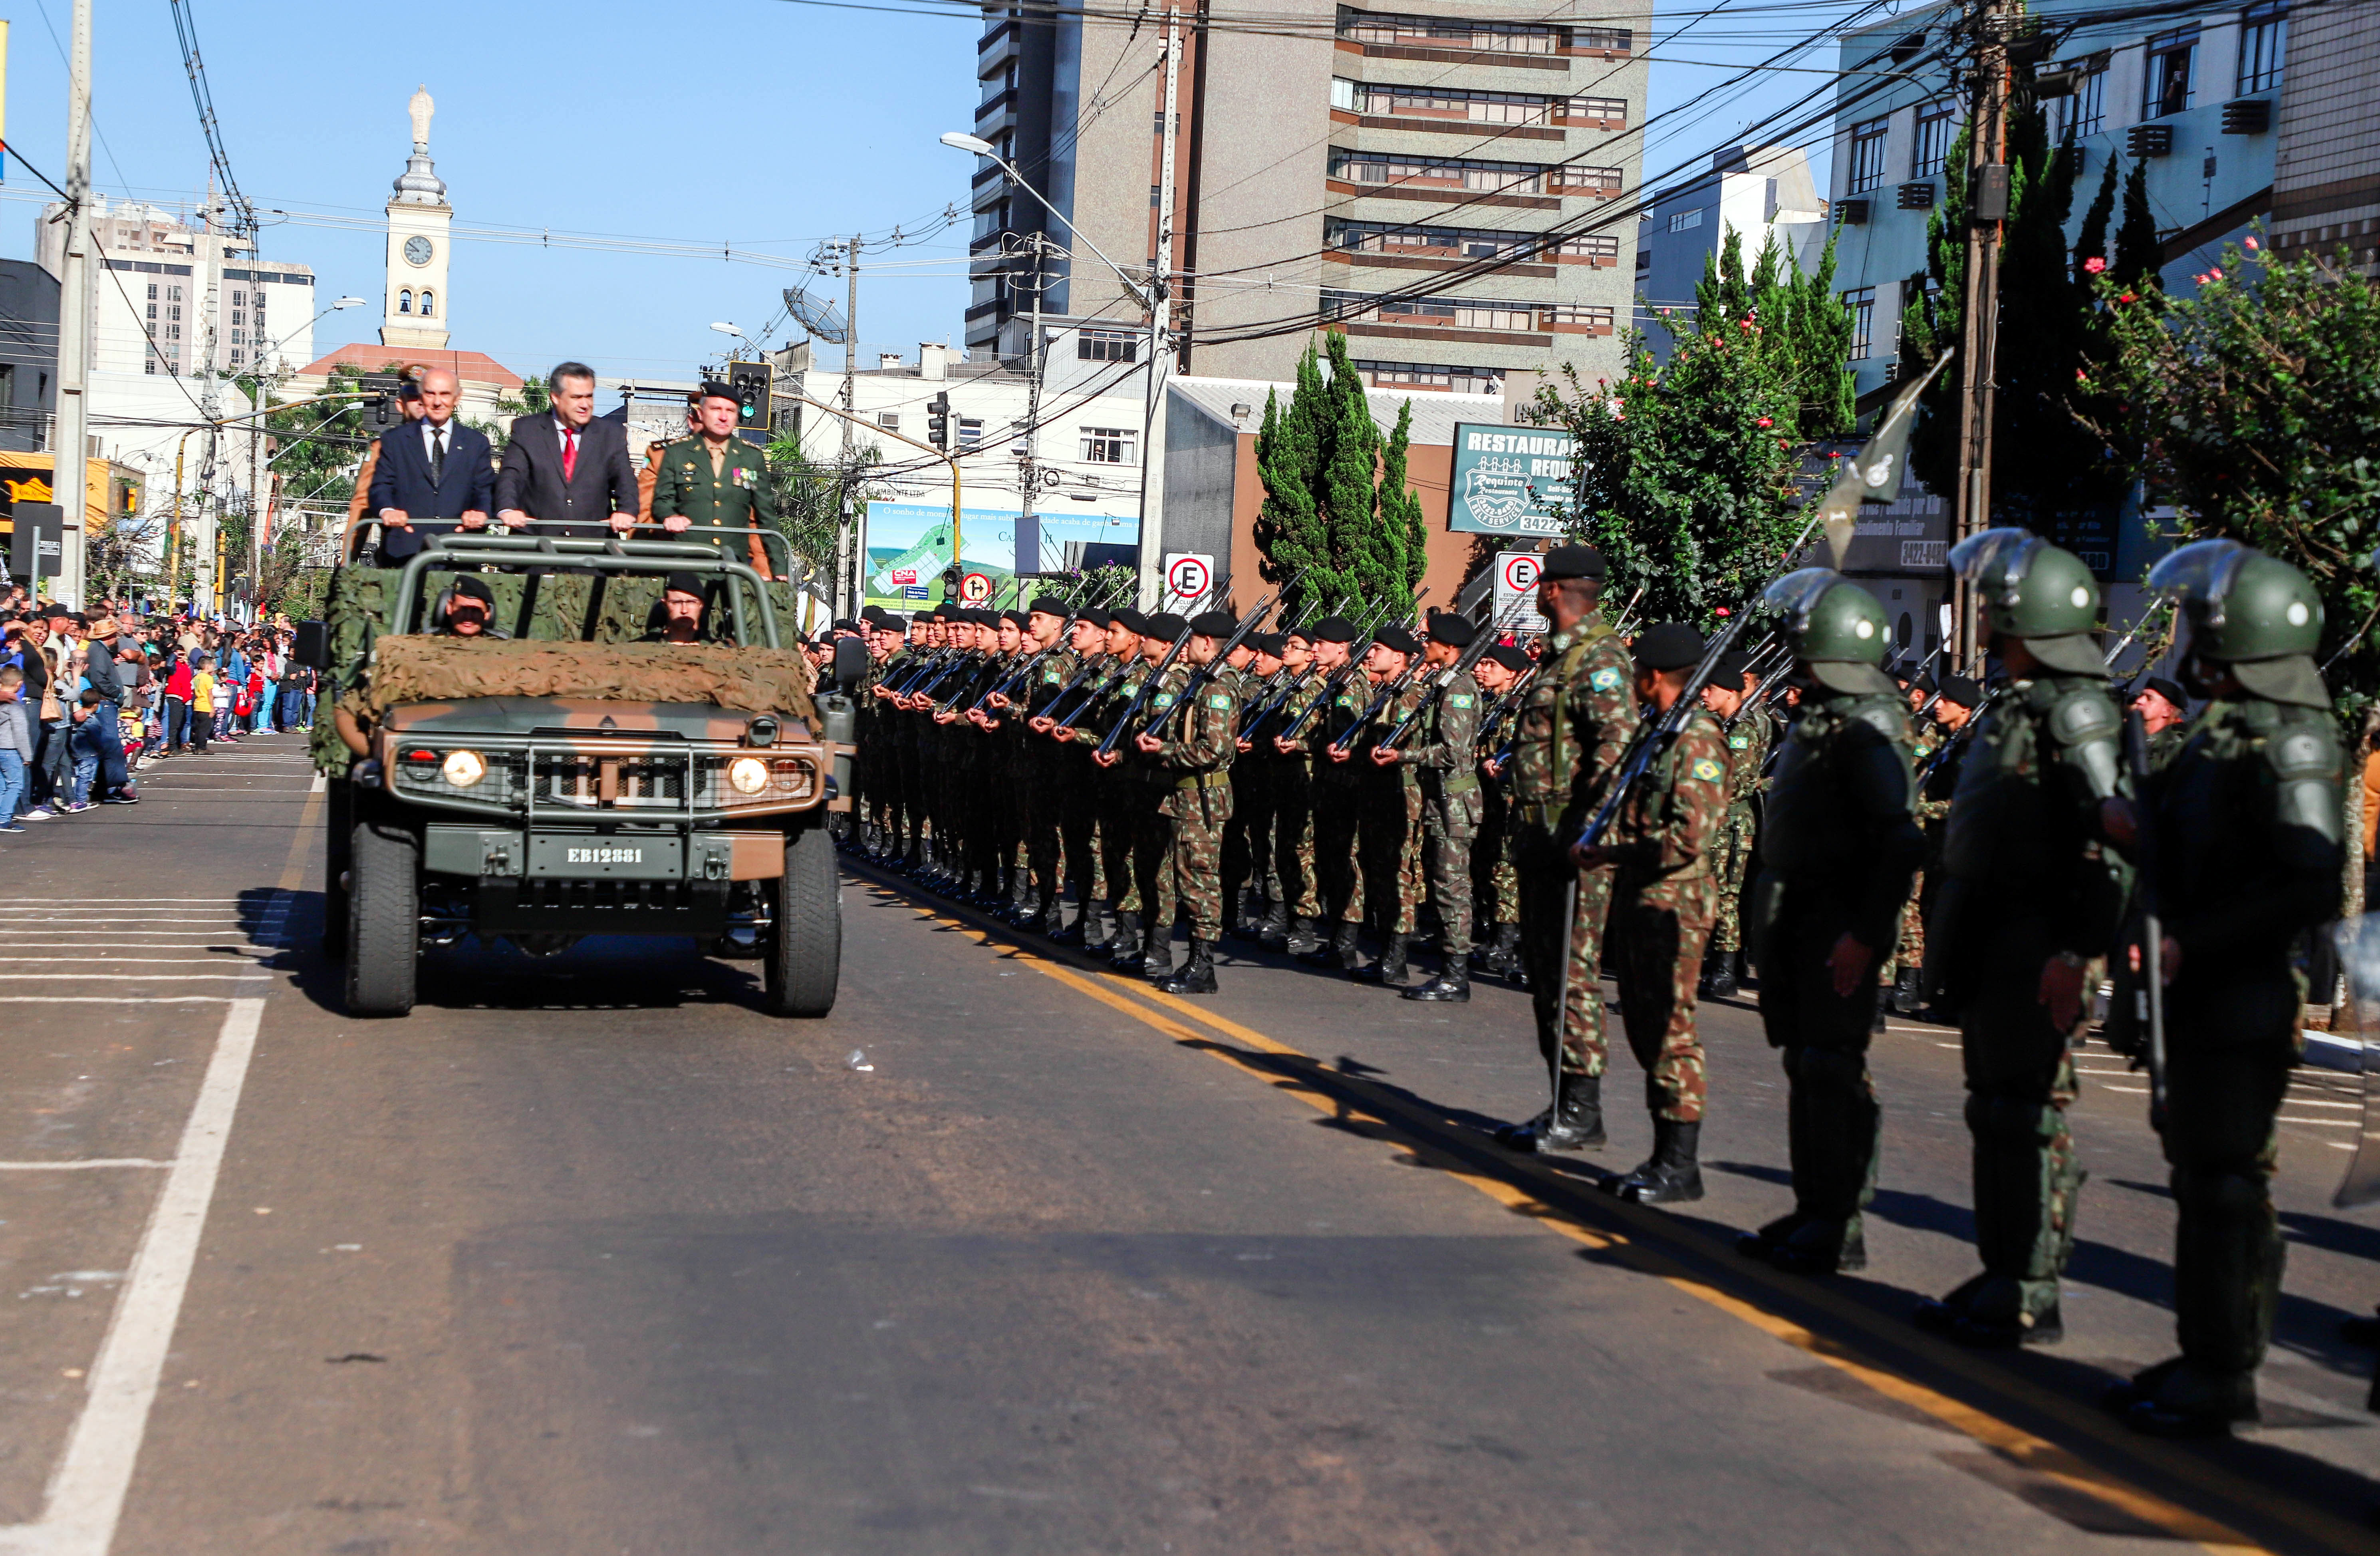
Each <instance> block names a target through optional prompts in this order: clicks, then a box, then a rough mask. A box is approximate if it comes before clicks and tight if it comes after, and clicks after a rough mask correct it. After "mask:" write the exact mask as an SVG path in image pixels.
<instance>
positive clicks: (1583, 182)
mask: <svg viewBox="0 0 2380 1556" xmlns="http://www.w3.org/2000/svg"><path fill="white" fill-rule="evenodd" d="M1548 188H1550V189H1552V191H1553V192H1554V193H1556V194H1597V195H1616V194H1618V193H1619V192H1620V169H1618V168H1616V167H1577V166H1569V167H1557V168H1555V169H1554V170H1553V177H1552V178H1551V179H1550V180H1549V181H1548Z"/></svg>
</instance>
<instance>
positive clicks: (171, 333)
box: [165, 324, 182, 340]
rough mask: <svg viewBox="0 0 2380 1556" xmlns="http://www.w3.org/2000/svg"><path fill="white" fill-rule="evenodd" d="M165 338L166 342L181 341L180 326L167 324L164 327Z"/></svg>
mask: <svg viewBox="0 0 2380 1556" xmlns="http://www.w3.org/2000/svg"><path fill="white" fill-rule="evenodd" d="M165 338H166V339H167V340H179V339H181V338H182V326H181V325H179V324H168V325H166V326H165Z"/></svg>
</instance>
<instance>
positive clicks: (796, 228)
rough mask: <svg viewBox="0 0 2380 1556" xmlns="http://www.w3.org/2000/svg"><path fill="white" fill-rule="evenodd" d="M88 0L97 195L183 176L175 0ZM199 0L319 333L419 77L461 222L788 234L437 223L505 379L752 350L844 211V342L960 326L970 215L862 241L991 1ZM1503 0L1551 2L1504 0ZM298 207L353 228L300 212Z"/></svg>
mask: <svg viewBox="0 0 2380 1556" xmlns="http://www.w3.org/2000/svg"><path fill="white" fill-rule="evenodd" d="M1722 3H1723V0H1722ZM1789 3H1790V0H1789ZM1771 4H1772V8H1768V9H1760V10H1755V9H1753V8H1752V7H1751V6H1748V5H1739V6H1734V7H1732V8H1730V9H1729V10H1726V11H1723V12H1718V13H1713V12H1712V11H1711V10H1710V8H1709V6H1707V5H1694V6H1676V7H1673V8H1670V7H1665V15H1664V17H1663V18H1662V19H1661V20H1660V21H1658V22H1657V25H1656V28H1655V46H1654V47H1653V49H1652V50H1651V52H1652V55H1653V57H1654V59H1655V61H1656V63H1655V66H1654V70H1653V85H1652V103H1651V106H1652V110H1653V112H1654V114H1655V115H1659V114H1660V113H1661V112H1662V111H1663V110H1664V109H1665V108H1670V107H1672V106H1675V105H1678V104H1682V103H1686V102H1687V101H1688V100H1689V99H1690V98H1692V97H1693V96H1694V93H1696V92H1698V91H1702V90H1703V89H1704V88H1705V87H1706V86H1708V85H1710V84H1711V83H1713V82H1715V81H1718V80H1719V79H1722V78H1723V77H1724V76H1726V75H1727V74H1729V73H1730V72H1731V71H1732V69H1733V68H1735V67H1740V66H1742V65H1744V64H1748V63H1750V62H1751V61H1752V60H1754V59H1755V58H1757V57H1759V56H1761V55H1765V54H1767V53H1768V52H1770V51H1771V49H1772V48H1773V47H1774V46H1775V45H1776V43H1779V42H1780V41H1782V40H1783V39H1784V38H1785V37H1787V36H1788V35H1789V34H1798V33H1800V32H1803V31H1804V30H1808V29H1811V28H1814V27H1816V26H1820V25H1822V24H1823V22H1824V20H1825V18H1827V17H1828V15H1830V14H1835V13H1838V12H1840V11H1841V10H1845V9H1848V7H1847V6H1840V5H1831V4H1828V0H1811V3H1810V4H1808V5H1807V6H1806V7H1804V6H1792V8H1790V9H1787V8H1784V7H1782V6H1774V0H1771ZM95 6H96V8H95V20H94V23H93V42H92V61H93V67H92V79H93V91H92V112H93V115H94V117H95V119H96V122H97V126H98V141H97V143H96V145H95V146H94V148H93V154H92V175H93V178H94V180H95V182H96V184H97V186H98V188H99V190H100V192H101V193H103V194H105V195H107V196H108V197H110V198H111V199H114V198H117V197H121V196H126V195H130V196H133V197H135V198H139V199H144V200H149V201H155V202H157V203H160V204H171V203H174V202H176V201H192V200H194V199H195V198H196V197H197V196H198V195H199V194H200V192H201V191H202V190H203V189H204V188H205V183H206V176H207V161H206V150H205V146H204V143H203V141H202V140H201V139H200V132H199V128H198V115H197V111H196V109H195V108H194V107H193V105H192V103H191V96H190V91H189V87H188V81H187V80H186V79H185V77H184V75H183V71H182V64H181V58H180V55H179V51H178V48H177V46H176V40H175V32H174V26H173V19H172V15H171V13H170V11H169V9H168V7H167V6H166V4H165V0H137V3H128V0H95ZM188 8H189V12H190V14H191V16H192V17H193V18H194V19H195V24H196V27H197V31H198V39H199V44H200V51H201V54H202V55H203V57H204V60H205V63H206V71H207V77H208V80H209V82H210V84H211V86H212V92H213V100H214V105H215V111H216V115H217V117H218V119H219V120H220V122H221V125H222V133H223V138H224V141H225V148H226V150H227V151H228V152H229V154H230V158H231V164H232V170H233V174H234V176H236V177H237V180H238V182H239V184H240V187H241V188H242V189H243V191H244V192H245V193H246V194H247V195H248V196H249V199H250V200H251V201H254V202H255V204H256V205H257V206H259V207H260V208H263V209H277V210H281V211H285V212H288V213H293V219H280V218H273V217H268V218H267V220H268V221H269V222H271V223H272V224H273V225H268V226H267V227H266V229H265V231H264V234H263V240H262V254H263V257H265V258H267V259H277V260H287V261H302V262H304V263H307V264H310V265H311V266H313V268H314V271H315V274H316V277H317V282H316V296H317V297H318V298H321V299H322V301H323V302H325V303H327V302H328V301H329V299H331V298H336V297H340V296H342V295H348V294H352V295H354V296H358V297H362V298H370V299H371V302H370V305H369V306H367V307H365V308H358V309H352V310H347V311H346V312H345V313H343V314H334V315H333V316H332V317H331V318H329V319H325V320H323V321H322V322H321V323H319V324H318V325H317V326H316V330H315V336H314V341H315V346H316V349H317V351H318V352H321V353H327V352H329V351H330V350H332V349H333V348H334V347H335V346H339V345H341V344H343V343H345V342H346V341H349V340H366V341H368V340H371V339H373V338H375V336H374V332H375V330H376V329H377V326H378V314H377V312H376V311H375V310H376V309H377V307H378V301H379V298H380V297H381V286H382V274H383V235H382V232H381V229H380V225H379V224H380V221H381V213H382V207H383V204H384V203H385V202H386V201H387V199H388V196H389V185H390V181H391V180H392V179H394V178H395V176H397V175H398V174H399V173H401V172H403V171H404V168H405V161H406V157H407V153H408V152H409V151H410V139H411V132H410V130H409V128H407V119H406V103H407V99H408V98H410V97H411V96H412V94H413V91H414V88H415V87H416V86H417V85H426V86H427V87H428V88H429V90H430V93H431V97H432V98H433V99H435V100H436V103H437V115H436V119H435V121H434V123H433V125H432V128H431V156H432V158H433V159H434V160H435V162H436V164H437V169H438V175H439V176H440V177H441V178H443V179H444V180H445V183H446V186H447V191H448V194H447V198H448V201H450V203H451V204H452V205H453V206H454V208H455V224H456V225H457V227H458V228H460V227H468V226H471V225H490V226H506V227H519V228H529V229H541V228H551V229H553V230H555V231H566V232H572V233H577V234H603V235H611V236H613V237H631V238H665V239H672V240H675V241H680V242H694V243H699V244H702V245H705V246H706V247H709V246H724V247H727V248H731V249H737V250H749V251H754V252H758V253H762V254H766V255H769V256H771V257H774V258H779V259H783V260H786V261H795V265H794V267H793V268H779V267H778V266H776V265H772V264H755V263H741V262H735V263H731V262H725V261H721V260H719V259H715V258H702V259H695V258H687V257H662V256H655V255H650V254H637V253H630V252H622V251H617V250H596V251H589V250H585V249H558V248H548V247H541V246H540V245H538V244H537V243H534V242H529V243H508V242H489V241H477V240H471V239H468V238H458V240H457V242H456V244H455V251H454V260H453V264H452V269H451V272H450V274H449V279H448V297H447V298H446V311H447V315H448V324H449V327H450V328H451V329H452V330H453V332H454V339H453V340H452V341H451V342H450V344H451V345H452V346H455V347H457V348H460V349H466V350H475V351H481V352H485V353H486V354H487V355H489V356H491V357H493V358H495V359H497V360H498V361H500V362H503V363H504V364H505V365H506V366H508V367H510V368H512V369H513V370H514V371H517V372H521V373H523V374H524V375H529V374H535V373H538V372H540V371H543V370H544V369H545V368H547V367H550V366H551V365H552V364H553V363H554V362H556V361H559V360H562V359H566V358H577V359H582V360H585V361H589V362H591V363H593V364H594V365H595V367H596V368H597V370H598V371H601V372H602V373H603V374H604V375H606V376H619V377H638V376H642V377H650V378H669V379H685V378H690V377H692V376H694V374H695V372H696V371H697V369H698V366H699V365H700V364H702V363H705V362H710V361H715V360H717V359H719V358H720V357H721V356H722V355H723V354H724V352H725V350H726V349H727V348H731V347H733V346H735V342H734V341H732V340H730V339H729V338H728V337H726V336H724V335H722V334H716V333H713V332H712V331H711V330H710V324H711V322H714V321H722V322H732V323H735V324H737V325H739V326H741V327H742V328H743V329H745V330H746V331H747V333H749V334H753V335H755V336H761V337H762V338H763V340H764V344H767V345H770V346H775V345H779V344H782V343H783V341H785V340H786V339H789V338H799V335H800V333H801V332H800V331H799V330H798V329H795V328H791V327H789V326H788V325H787V323H786V321H785V319H784V317H783V310H782V305H781V302H780V293H781V291H782V289H783V287H785V286H789V285H795V284H798V283H800V282H802V281H804V280H809V281H811V282H812V283H813V284H814V285H816V286H820V288H822V289H824V290H826V291H828V292H829V293H831V295H832V297H833V298H834V299H835V300H836V302H837V303H838V305H840V302H841V299H842V296H843V283H842V281H841V280H840V279H839V278H830V277H818V276H813V275H808V274H806V273H805V272H804V271H803V270H802V269H801V268H800V261H806V260H807V258H808V256H809V255H810V253H811V251H812V249H813V248H814V246H815V245H816V244H817V243H818V242H819V241H820V239H823V238H830V237H838V236H840V235H844V234H848V233H851V232H854V231H857V232H860V233H862V234H864V235H865V237H866V239H867V249H868V253H867V258H868V261H869V262H868V264H867V265H866V267H865V268H864V270H863V274H862V284H861V292H860V319H859V322H860V335H861V339H862V343H863V344H862V359H863V360H868V359H870V357H869V354H870V353H873V352H874V351H877V350H879V349H881V350H900V351H904V352H906V353H909V354H912V355H914V353H915V351H916V348H917V343H918V342H920V341H949V342H952V343H953V344H956V343H957V342H958V341H959V340H960V339H961V337H962V335H963V334H964V320H963V314H964V311H965V307H966V300H967V298H966V283H965V276H964V268H965V267H964V261H963V259H962V258H961V256H963V255H964V253H965V236H966V228H965V223H964V220H962V221H961V223H960V224H959V225H954V226H951V227H949V228H948V229H947V230H945V231H941V233H940V234H939V235H938V236H935V237H929V238H928V239H926V240H925V241H922V242H918V241H910V242H905V244H904V245H903V246H902V247H900V248H898V249H891V248H889V247H882V246H883V245H889V244H890V241H891V239H892V236H893V231H894V229H895V228H898V229H899V230H900V231H901V232H902V233H903V234H904V235H909V234H918V233H925V232H929V231H931V230H932V229H934V228H936V227H937V226H939V225H941V215H942V213H943V212H944V211H945V210H946V208H947V207H949V206H950V205H952V204H953V202H961V203H963V202H964V201H965V199H966V185H967V179H968V177H969V176H970V175H971V173H972V172H973V159H972V158H969V157H967V156H965V154H963V153H961V152H954V151H952V150H950V149H949V148H947V147H944V146H942V145H941V144H939V143H938V141H937V140H936V137H937V136H939V135H940V134H941V132H942V131H944V130H947V129H960V128H968V127H969V125H970V124H971V121H972V118H973V112H974V105H975V100H976V91H975V82H974V61H975V42H976V38H977V34H978V31H979V28H980V23H979V20H978V19H977V17H976V16H975V15H974V13H972V12H970V11H966V10H964V9H962V10H957V11H955V12H954V14H953V15H951V16H949V17H925V18H921V17H913V16H896V15H888V14H884V13H881V12H872V11H867V10H838V9H832V8H827V7H824V6H810V5H804V4H798V3H791V0H711V3H710V4H707V5H705V6H699V7H692V6H687V7H680V6H651V5H650V4H646V5H628V4H623V3H617V0H582V3H580V4H576V5H573V6H525V5H507V4H501V3H498V4H486V3H483V4H480V5H476V6H456V5H448V4H442V3H438V0H418V3H416V4H413V5H410V6H407V7H405V8H404V9H402V10H398V9H394V8H389V7H380V6H324V5H310V6H296V5H288V4H280V5H273V4H263V3H260V0H188ZM1415 8H1416V9H1424V8H1426V6H1420V5H1416V6H1415ZM1581 8H1584V7H1581ZM1514 9H1515V11H1516V12H1520V13H1524V14H1526V13H1531V12H1535V13H1537V14H1552V13H1554V12H1556V11H1559V12H1560V13H1561V14H1568V13H1570V12H1571V11H1572V10H1573V7H1572V6H1567V5H1565V6H1560V7H1548V6H1544V5H1543V4H1542V0H1523V3H1520V4H1516V5H1515V6H1514ZM10 16H11V20H12V23H13V25H12V29H11V35H10V38H9V45H8V54H9V59H8V66H9V70H8V82H7V85H8V93H7V127H6V128H7V140H8V142H9V145H10V146H11V147H12V148H13V149H14V150H15V151H16V152H17V153H18V154H17V155H15V156H11V157H10V158H9V159H8V166H7V169H6V182H5V184H0V256H5V257H8V258H18V259H24V258H30V257H31V255H32V253H33V225H34V223H35V222H36V221H37V220H38V219H39V213H40V210H41V205H40V201H42V200H44V199H47V198H48V196H47V193H46V191H45V190H43V189H42V187H41V185H40V183H39V181H38V180H37V179H36V178H35V177H33V176H32V175H31V173H30V171H29V170H28V167H27V165H26V164H30V167H32V168H37V169H39V170H40V171H41V172H42V173H45V174H47V175H48V176H50V177H52V178H54V179H61V180H62V179H63V177H64V163H65V152H64V148H65V139H66V122H65V121H66V67H65V53H64V44H65V43H66V41H67V27H68V23H69V19H70V16H71V0H15V4H14V6H13V7H12V8H11V12H10ZM1689 19H1692V20H1693V25H1692V26H1691V27H1688V28H1686V29H1685V30H1683V31H1682V33H1678V35H1676V36H1674V37H1673V36H1670V34H1671V33H1672V32H1674V31H1675V30H1677V29H1678V28H1679V27H1680V26H1681V25H1682V23H1684V22H1686V21H1687V20H1689ZM1833 59H1834V52H1833V50H1832V48H1831V46H1829V47H1827V48H1825V49H1823V50H1820V51H1817V52H1815V53H1811V54H1805V55H1803V56H1800V57H1798V58H1797V59H1795V60H1793V61H1792V62H1791V63H1794V64H1797V65H1801V66H1803V67H1819V68H1821V69H1823V68H1824V67H1828V66H1830V65H1831V64H1832V63H1833ZM1819 80H1820V78H1819V77H1818V76H1816V75H1810V74H1800V73H1796V72H1793V71H1787V70H1779V71H1775V72H1771V73H1768V74H1765V75H1764V76H1763V77H1761V78H1760V79H1757V80H1755V82H1753V83H1751V84H1750V85H1749V86H1747V87H1743V88H1736V89H1730V91H1729V92H1727V93H1725V94H1722V95H1721V96H1720V97H1718V98H1716V99H1713V100H1710V101H1707V102H1705V103H1701V104H1699V105H1697V106H1694V107H1693V108H1691V109H1687V110H1684V111H1682V112H1681V113H1679V114H1678V115H1675V116H1674V117H1672V118H1670V119H1667V120H1658V121H1657V122H1656V123H1655V124H1654V126H1653V128H1652V130H1651V133H1650V139H1649V148H1650V149H1649V152H1648V155H1647V158H1646V162H1645V171H1646V173H1647V175H1648V176H1651V175H1656V174H1658V173H1660V172H1662V171H1665V170H1667V169H1668V168H1670V167H1671V166H1674V165H1677V164H1681V163H1683V162H1690V161H1693V160H1694V159H1695V158H1697V157H1703V156H1705V155H1706V152H1707V151H1708V150H1709V149H1711V148H1713V147H1715V146H1718V145H1723V144H1726V143H1727V142H1728V140H1729V139H1730V137H1732V136H1733V135H1735V134H1737V133H1740V131H1741V128H1742V126H1743V124H1744V123H1745V122H1747V121H1748V120H1749V119H1751V118H1753V117H1755V116H1756V115H1758V114H1759V113H1762V112H1765V111H1767V110H1768V109H1771V108H1774V107H1777V106H1781V105H1782V104H1783V103H1787V102H1790V101H1791V99H1792V98H1794V97H1796V96H1798V95H1799V94H1801V93H1802V92H1803V91H1809V90H1811V88H1812V87H1814V86H1815V85H1816V84H1817V83H1818V82H1819ZM1813 149H1814V150H1815V149H1816V148H1815V147H1814V148H1813ZM307 213H315V214H321V215H327V216H332V217H337V218H343V219H345V220H346V221H350V222H354V223H356V224H358V225H356V226H354V227H352V228H349V227H336V226H333V227H326V226H322V225H310V224H309V223H308V222H307V221H305V220H303V219H294V218H301V217H302V216H303V215H304V214H307ZM875 261H887V262H885V263H884V264H883V265H882V267H881V268H879V267H878V264H877V263H876V262H875ZM764 329H765V330H766V334H765V335H763V331H764ZM839 356H840V354H839V353H838V352H836V351H834V350H833V349H832V348H822V350H821V353H820V360H821V363H822V364H824V363H830V362H832V363H835V364H836V365H839Z"/></svg>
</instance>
